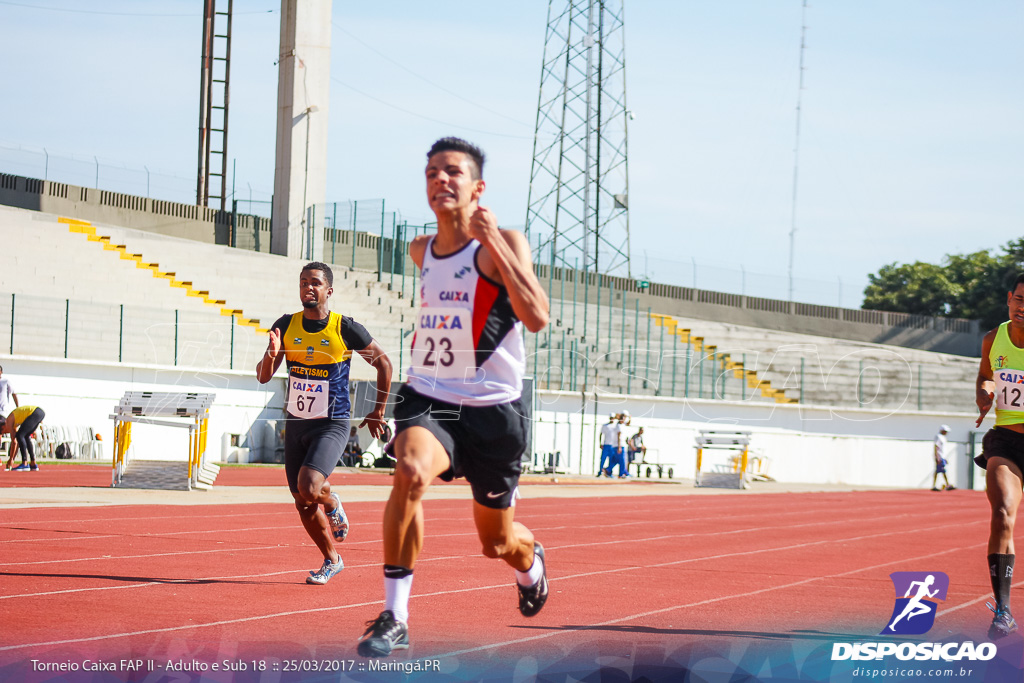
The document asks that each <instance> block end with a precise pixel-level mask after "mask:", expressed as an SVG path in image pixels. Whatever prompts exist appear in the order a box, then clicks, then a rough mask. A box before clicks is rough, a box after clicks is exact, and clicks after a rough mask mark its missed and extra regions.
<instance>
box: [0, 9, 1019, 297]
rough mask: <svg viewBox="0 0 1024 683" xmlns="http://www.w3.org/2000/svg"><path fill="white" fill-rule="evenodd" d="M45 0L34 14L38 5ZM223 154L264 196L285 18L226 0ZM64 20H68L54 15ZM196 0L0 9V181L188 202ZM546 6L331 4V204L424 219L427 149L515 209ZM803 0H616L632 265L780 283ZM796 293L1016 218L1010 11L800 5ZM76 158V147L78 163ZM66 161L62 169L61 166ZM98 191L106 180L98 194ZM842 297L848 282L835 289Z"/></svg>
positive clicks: (972, 241)
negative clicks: (371, 202)
mask: <svg viewBox="0 0 1024 683" xmlns="http://www.w3.org/2000/svg"><path fill="white" fill-rule="evenodd" d="M44 8H45V9H44ZM234 9H235V20H234V30H233V33H234V45H233V54H232V74H231V79H232V92H231V106H232V109H231V121H230V130H231V137H230V141H229V156H230V157H231V158H232V159H233V160H234V161H235V163H237V176H236V179H235V186H236V190H237V192H238V194H239V195H240V196H243V197H244V196H248V194H249V191H250V189H249V188H250V187H251V189H252V192H253V196H254V197H256V198H267V197H268V195H269V193H270V192H271V190H272V187H273V167H274V129H275V105H276V87H277V85H276V84H277V68H276V66H275V65H274V62H275V59H276V56H277V51H278V41H279V27H278V22H279V19H280V9H279V4H278V3H277V2H273V1H272V0H271V1H261V0H236V1H235V3H234ZM71 10H75V11H71ZM201 12H202V10H201V3H200V2H198V1H196V0H193V1H191V2H184V1H167V2H143V1H135V2H129V1H127V0H107V1H105V2H102V3H101V2H72V1H71V0H17V1H16V2H15V1H13V0H12V1H11V2H7V1H3V0H0V57H2V60H3V63H4V64H5V65H6V66H5V68H4V69H3V70H0V92H2V93H3V96H2V98H0V172H13V173H19V174H24V175H33V174H34V175H39V176H41V175H42V164H43V161H42V160H43V154H42V150H43V148H46V150H47V152H48V154H49V155H50V166H49V169H50V170H49V171H48V173H50V177H51V178H54V177H56V174H59V173H64V174H66V175H67V176H73V177H64V178H58V179H63V180H66V181H68V182H74V183H77V184H82V185H91V184H92V182H93V178H94V171H93V170H92V169H93V168H94V161H93V157H94V156H95V157H96V158H97V159H98V161H99V162H100V165H101V169H100V170H101V183H100V184H101V186H105V185H106V184H107V183H111V184H117V183H120V184H122V185H128V184H131V183H134V184H135V186H136V189H135V190H134V191H135V192H138V193H140V194H142V193H144V191H145V178H146V176H145V172H144V170H143V169H144V167H148V169H149V171H150V173H151V178H152V185H153V187H152V190H151V191H152V194H153V195H154V196H166V197H167V198H170V199H177V200H183V199H184V200H187V198H188V194H189V193H190V192H192V188H194V185H195V181H194V176H195V167H196V156H197V152H196V149H197V133H196V127H197V123H198V81H199V74H198V66H199V53H200V37H201ZM546 12H547V3H546V2H542V1H541V0H521V1H520V2H515V3H511V2H504V3H497V2H490V3H480V2H465V1H463V0H450V1H449V2H446V3H443V4H440V5H439V4H437V3H422V2H414V1H413V0H393V1H390V2H388V1H383V0H382V1H379V2H373V3H356V2H346V1H342V0H335V2H334V5H333V19H334V22H333V23H334V29H333V52H332V74H333V75H332V78H333V81H332V84H331V89H332V90H331V107H330V123H331V129H330V138H329V143H328V145H329V150H328V151H329V162H328V164H329V166H328V184H327V187H328V192H327V198H328V200H337V201H344V200H348V199H362V198H379V197H385V198H386V199H387V201H388V205H389V209H390V208H396V209H399V210H400V211H401V212H402V214H403V216H404V217H406V218H408V219H409V220H410V221H416V220H418V219H425V218H427V217H428V216H427V208H426V204H425V202H424V200H423V180H422V170H423V162H424V158H423V154H424V151H425V149H426V148H427V147H428V146H429V144H430V143H431V142H432V141H433V140H434V139H436V138H437V137H440V136H442V135H448V134H456V135H461V136H463V137H466V138H468V139H471V140H474V141H476V142H477V143H479V144H480V145H481V146H482V147H483V148H484V149H485V150H486V151H487V153H488V156H489V162H488V163H489V167H488V169H487V180H488V186H489V187H488V191H487V194H486V195H485V198H486V200H487V201H486V203H487V204H488V205H489V206H490V207H491V208H492V209H493V210H494V211H495V212H496V213H497V214H498V216H499V218H500V220H501V222H502V223H503V224H505V225H508V226H517V225H520V226H521V225H522V224H523V223H524V221H525V214H526V197H527V190H528V182H529V172H530V162H531V153H532V133H533V122H534V117H535V108H536V104H537V91H538V86H539V79H540V64H541V58H542V50H543V38H544V27H545V21H546ZM800 17H801V3H800V1H799V0H786V1H781V0H771V1H765V0H759V1H758V0H742V1H741V0H733V1H730V0H719V1H716V2H695V1H689V0H678V1H667V0H664V1H663V0H629V1H628V2H627V4H626V55H627V57H626V59H627V81H628V100H629V108H630V109H631V110H633V111H634V112H635V114H636V119H635V120H634V121H631V122H630V129H629V130H630V140H629V150H630V210H631V219H630V220H631V231H632V239H633V263H634V272H643V271H645V270H646V271H647V273H648V275H650V276H651V277H652V278H653V279H656V280H659V281H673V282H677V283H678V284H693V279H694V272H693V268H692V263H693V262H696V264H697V269H696V284H697V285H698V286H700V287H704V288H709V289H722V290H728V291H739V290H740V288H741V287H742V288H743V290H744V291H745V292H746V293H747V294H755V295H762V296H772V297H784V296H785V293H786V272H787V267H788V258H789V257H788V254H789V239H788V235H789V230H790V222H791V198H792V189H793V188H792V177H793V145H794V128H795V117H796V113H795V106H796V99H797V82H798V60H799V44H800V24H801V20H800ZM806 24H807V27H808V28H807V45H808V48H807V51H806V53H805V66H806V71H805V79H804V84H805V89H804V91H803V116H802V137H801V143H800V144H801V155H800V184H799V190H798V208H797V218H796V222H797V235H796V258H795V273H796V276H797V283H796V291H797V298H798V299H802V300H808V301H814V302H816V303H826V304H836V303H842V304H843V305H845V306H851V307H855V306H858V305H859V303H860V294H861V292H862V290H863V288H864V286H865V284H866V281H867V278H866V276H867V274H868V273H871V272H875V271H877V269H878V268H879V267H881V266H882V265H884V264H886V263H890V262H893V261H899V262H907V261H915V260H924V261H932V262H936V261H939V260H941V259H942V257H943V256H944V255H945V254H948V253H964V252H971V251H976V250H981V249H995V248H998V247H999V246H1001V245H1002V244H1004V243H1006V242H1007V241H1008V240H1010V239H1014V238H1017V237H1020V236H1021V232H1022V227H1024V221H1022V218H1024V192H1022V191H1021V189H1020V188H1021V187H1024V161H1022V160H1024V132H1022V125H1021V124H1022V123H1024V68H1022V67H1024V47H1022V46H1024V4H1022V3H1020V2H1017V1H1012V0H1006V1H994V0H980V1H979V2H973V3H965V2H953V1H948V2H946V1H941V0H927V1H925V0H904V1H901V2H898V3H893V2H882V1H880V0H862V1H858V2H850V1H847V2H836V1H834V0H833V1H830V2H816V3H813V4H812V6H811V7H810V8H809V9H808V11H807V19H806ZM72 157H73V158H75V159H77V160H78V161H77V162H72V161H69V159H70V158H72ZM76 174H77V175H76ZM112 189H120V188H118V187H113V188H112ZM840 287H841V290H840Z"/></svg>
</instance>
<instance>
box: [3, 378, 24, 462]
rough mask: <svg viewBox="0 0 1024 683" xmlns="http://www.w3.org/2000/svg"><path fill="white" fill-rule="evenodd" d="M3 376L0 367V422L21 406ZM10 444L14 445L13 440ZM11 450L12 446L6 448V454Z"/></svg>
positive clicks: (8, 382) (9, 382)
mask: <svg viewBox="0 0 1024 683" xmlns="http://www.w3.org/2000/svg"><path fill="white" fill-rule="evenodd" d="M3 375H4V368H3V366H2V365H0V420H4V419H6V418H7V416H8V415H9V414H10V412H11V411H12V410H14V409H15V408H17V407H18V406H19V405H21V404H20V403H18V395H17V394H16V393H14V389H13V387H11V381H10V380H9V379H6V378H5V377H4V376H3ZM12 404H13V405H12ZM11 443H12V444H13V443H14V439H11ZM11 448H12V446H8V447H7V452H8V453H10V452H11Z"/></svg>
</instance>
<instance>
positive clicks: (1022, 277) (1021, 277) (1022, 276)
mask: <svg viewBox="0 0 1024 683" xmlns="http://www.w3.org/2000/svg"><path fill="white" fill-rule="evenodd" d="M1020 285H1024V273H1018V274H1017V279H1016V280H1014V281H1013V285H1012V286H1011V287H1010V294H1013V293H1014V292H1016V291H1017V287H1019V286H1020ZM2 369H3V368H0V370H2Z"/></svg>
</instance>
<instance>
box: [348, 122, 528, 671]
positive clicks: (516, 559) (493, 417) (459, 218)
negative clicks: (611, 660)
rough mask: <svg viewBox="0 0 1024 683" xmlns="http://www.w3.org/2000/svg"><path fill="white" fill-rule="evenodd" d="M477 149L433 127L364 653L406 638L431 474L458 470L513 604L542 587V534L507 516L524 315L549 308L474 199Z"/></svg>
mask: <svg viewBox="0 0 1024 683" xmlns="http://www.w3.org/2000/svg"><path fill="white" fill-rule="evenodd" d="M483 164H484V158H483V153H482V152H481V151H480V150H479V149H478V148H477V147H475V146H473V145H471V144H470V143H468V142H466V141H465V140H460V139H458V138H442V139H441V140H438V141H437V142H435V143H434V145H433V146H432V147H431V149H430V151H429V152H428V153H427V168H426V185H427V201H428V203H429V204H430V208H431V210H432V211H433V212H434V215H435V216H436V217H437V232H436V233H435V234H433V235H423V236H421V237H417V238H416V239H415V240H413V242H412V244H411V245H410V247H409V254H410V256H411V257H412V260H413V262H415V263H416V265H417V266H418V267H419V269H420V271H421V273H422V275H423V279H422V288H421V290H420V291H421V294H420V299H421V302H422V303H421V306H420V310H419V313H418V315H417V318H416V334H415V336H414V337H413V342H412V354H411V357H412V364H411V367H410V368H409V371H408V377H409V381H408V383H407V384H406V385H405V387H404V388H403V389H402V390H401V392H400V393H399V401H398V402H397V403H396V405H395V440H394V442H393V449H394V454H395V457H396V459H397V464H396V467H395V479H394V484H393V488H392V489H391V496H390V498H389V499H388V503H387V506H386V507H385V509H384V593H385V600H384V611H383V612H381V614H380V616H378V617H377V618H376V619H375V620H372V621H370V622H368V628H367V629H366V631H365V633H363V637H362V639H361V640H360V642H359V646H358V652H359V654H360V655H361V656H363V657H386V656H388V655H389V654H391V651H392V650H394V649H396V648H407V647H409V631H408V626H407V623H408V618H409V595H410V592H411V591H412V579H413V568H414V566H415V564H416V558H417V557H418V555H419V553H420V548H421V547H422V545H423V524H424V521H423V504H422V500H423V496H424V494H425V493H426V491H427V488H428V487H429V486H430V484H431V482H432V481H433V480H434V477H438V476H440V477H441V478H442V479H444V480H447V481H450V480H452V479H453V478H455V477H465V478H466V480H467V481H468V482H469V484H470V488H471V490H472V493H473V521H474V523H475V525H476V531H477V536H478V538H479V539H480V545H481V550H482V552H483V554H484V555H485V556H486V557H491V558H500V559H501V560H503V561H504V562H505V563H506V564H508V565H509V566H510V567H511V568H512V569H514V570H515V585H516V587H517V590H518V592H519V612H520V613H521V614H522V615H523V616H525V617H532V616H534V615H535V614H537V613H538V612H540V610H541V608H542V607H543V606H544V603H545V601H546V600H547V597H548V581H547V574H546V570H545V558H544V548H543V546H541V544H540V543H538V542H537V541H536V540H535V539H534V536H533V533H532V532H530V530H529V529H527V528H526V527H525V526H524V525H523V524H521V523H519V522H516V521H515V519H514V517H515V515H514V513H515V508H514V507H513V506H514V504H515V500H516V498H517V497H518V492H519V475H520V473H521V472H522V456H523V453H524V452H525V451H526V447H527V442H526V435H527V424H526V420H527V418H526V416H525V415H526V413H525V409H524V406H523V404H522V400H521V397H522V386H523V374H524V372H525V370H526V353H525V348H524V345H523V333H522V328H523V326H524V325H525V326H526V328H527V329H529V330H530V331H531V332H537V331H540V330H541V329H543V328H544V326H545V325H547V322H548V300H547V296H546V295H545V294H544V289H543V287H541V285H540V282H538V280H537V277H536V275H534V272H533V264H532V263H531V256H530V243H529V242H528V241H527V239H526V236H525V235H523V234H522V233H521V232H518V231H514V230H501V229H499V228H498V222H497V219H496V218H495V216H494V214H492V213H491V212H490V211H489V210H487V209H486V208H484V207H482V206H480V205H479V200H480V195H481V194H482V193H483V191H484V189H485V187H486V185H485V183H484V180H483V174H482V171H483Z"/></svg>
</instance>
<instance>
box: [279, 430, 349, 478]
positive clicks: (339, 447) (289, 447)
mask: <svg viewBox="0 0 1024 683" xmlns="http://www.w3.org/2000/svg"><path fill="white" fill-rule="evenodd" d="M348 433H349V429H348V420H346V419H337V418H334V419H332V418H322V419H317V420H301V419H299V418H296V417H291V416H289V417H288V419H287V420H286V421H285V428H284V473H285V476H286V477H288V488H289V490H291V492H292V493H296V492H298V490H299V470H300V469H302V468H303V467H309V468H312V469H314V470H316V471H317V472H319V473H320V474H322V475H324V477H329V476H331V472H333V471H334V468H335V467H336V466H337V465H338V460H339V459H340V458H341V454H342V453H344V452H345V444H346V443H348Z"/></svg>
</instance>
